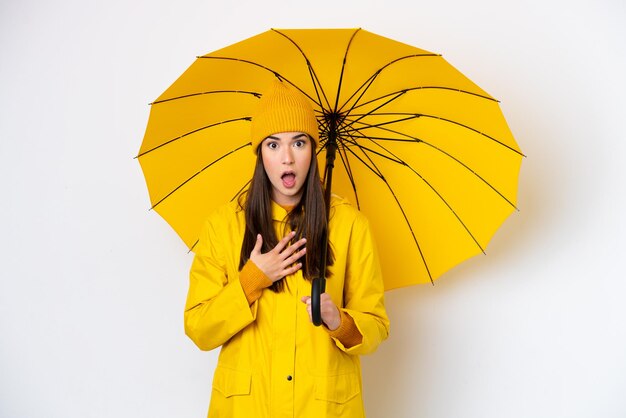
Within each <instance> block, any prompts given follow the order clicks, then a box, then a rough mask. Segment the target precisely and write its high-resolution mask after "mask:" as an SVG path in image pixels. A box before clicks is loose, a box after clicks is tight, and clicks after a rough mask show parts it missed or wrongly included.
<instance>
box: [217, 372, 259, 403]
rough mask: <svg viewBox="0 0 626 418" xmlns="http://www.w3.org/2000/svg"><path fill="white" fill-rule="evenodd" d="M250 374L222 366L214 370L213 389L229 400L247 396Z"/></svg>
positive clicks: (250, 379)
mask: <svg viewBox="0 0 626 418" xmlns="http://www.w3.org/2000/svg"><path fill="white" fill-rule="evenodd" d="M251 381H252V374H251V373H250V372H244V371H241V370H235V369H231V368H228V367H224V366H217V367H216V368H215V375H214V376H213V389H215V390H217V391H218V392H220V393H221V394H222V395H224V397H226V398H229V397H231V396H236V395H249V394H250V384H251Z"/></svg>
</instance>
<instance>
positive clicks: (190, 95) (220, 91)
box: [150, 90, 261, 106]
mask: <svg viewBox="0 0 626 418" xmlns="http://www.w3.org/2000/svg"><path fill="white" fill-rule="evenodd" d="M216 93H236V94H250V95H252V96H254V97H256V98H257V99H258V98H260V97H261V94H260V93H257V92H254V91H243V90H211V91H201V92H198V93H191V94H185V95H183V96H176V97H170V98H169V99H163V100H155V101H154V102H152V103H150V106H152V105H155V104H161V103H165V102H171V101H173V100H180V99H187V98H189V97H195V96H203V95H205V94H216Z"/></svg>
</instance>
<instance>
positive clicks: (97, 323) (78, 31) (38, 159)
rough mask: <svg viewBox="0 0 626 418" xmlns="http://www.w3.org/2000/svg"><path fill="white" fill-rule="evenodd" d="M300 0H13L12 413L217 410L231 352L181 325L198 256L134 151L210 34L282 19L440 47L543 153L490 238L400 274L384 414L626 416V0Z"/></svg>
mask: <svg viewBox="0 0 626 418" xmlns="http://www.w3.org/2000/svg"><path fill="white" fill-rule="evenodd" d="M231 3H232V4H231ZM235 3H237V4H235ZM295 3H296V2H293V4H295ZM229 4H230V5H229ZM298 4H299V5H298V6H294V5H292V3H287V2H284V3H281V2H278V1H264V2H261V1H245V0H240V1H238V2H229V1H219V2H217V1H215V2H209V1H186V2H185V1H180V2H174V1H170V0H167V1H165V0H150V1H148V0H138V1H126V0H108V1H106V2H105V1H100V2H93V1H79V0H59V1H55V2H52V1H48V2H45V1H35V0H20V1H15V0H12V1H9V0H2V1H1V2H0V196H1V197H0V219H1V220H2V221H1V222H2V228H1V231H0V257H1V262H0V278H1V282H0V417H2V418H13V417H49V418H87V417H116V418H126V417H128V418H134V417H153V418H157V417H181V418H185V417H203V416H205V414H206V409H207V406H208V401H209V396H210V382H211V377H212V372H213V368H214V367H215V363H216V358H217V352H209V353H204V352H200V351H199V350H197V349H196V348H195V346H194V345H193V344H192V343H191V341H190V340H188V339H187V337H186V336H185V335H184V332H183V322H182V312H183V305H184V300H185V296H186V291H187V272H188V268H189V265H190V262H191V255H189V254H187V253H186V249H185V247H184V245H183V244H182V242H180V241H179V239H178V237H177V236H176V234H175V233H174V232H173V231H172V230H170V228H169V227H168V226H167V224H166V223H165V222H164V221H163V220H162V219H161V218H160V217H159V216H158V215H157V214H156V213H155V212H151V211H148V208H149V206H150V205H149V201H148V196H147V192H146V189H145V184H144V180H143V177H142V174H141V170H140V167H139V164H138V163H137V161H136V160H134V159H133V157H134V156H135V155H136V153H137V151H138V149H139V145H140V142H141V139H142V136H143V131H144V129H145V126H146V122H147V119H148V114H149V106H148V103H149V102H150V101H152V100H154V99H155V98H156V97H157V96H158V95H159V94H160V93H161V92H162V91H163V90H165V89H166V88H167V87H168V86H169V85H170V84H171V83H172V82H173V81H174V80H175V79H176V77H177V76H178V75H179V74H180V73H182V72H183V71H184V70H185V69H186V68H187V67H188V66H189V65H190V64H191V63H192V62H193V60H194V58H195V57H196V56H197V55H201V54H204V53H207V52H210V51H213V50H216V49H219V48H221V47H223V46H226V45H229V44H231V43H234V42H236V41H239V40H242V39H244V38H247V37H249V36H252V35H255V34H257V33H259V32H262V31H265V30H267V29H269V28H271V27H276V28H295V27H305V28H306V27H362V28H364V29H367V30H369V31H371V32H376V33H379V34H381V35H384V36H387V37H390V38H394V39H397V40H399V41H402V42H405V43H408V44H412V45H415V46H417V47H420V48H423V49H427V50H430V51H433V52H438V53H441V54H443V55H444V57H445V58H446V59H447V60H448V61H449V62H451V63H452V64H453V65H455V66H456V67H457V68H458V69H460V70H461V71H462V72H464V73H465V74H466V75H468V76H469V77H470V78H471V79H473V80H474V81H475V82H476V83H477V84H478V85H480V86H481V87H483V88H484V89H485V90H486V91H488V92H489V93H490V94H492V95H493V96H495V97H496V98H498V99H500V100H501V102H502V108H503V110H504V113H505V115H506V117H507V120H508V121H509V124H510V126H511V129H512V131H513V133H514V135H515V137H516V138H517V140H518V142H519V144H520V146H521V148H522V150H523V151H524V152H525V153H526V155H528V158H526V159H525V160H524V162H523V166H522V173H521V177H520V193H519V207H520V209H521V210H520V212H518V213H516V214H514V215H513V216H512V217H511V218H509V219H508V220H507V222H506V223H505V224H504V225H503V227H502V228H501V229H500V230H499V232H498V233H497V235H496V236H495V238H494V239H493V241H492V242H491V244H490V245H489V247H488V249H487V256H480V257H476V258H473V259H471V260H470V261H468V262H466V263H464V264H462V265H460V266H459V267H457V268H455V269H453V270H452V271H450V272H448V273H447V274H445V275H444V276H443V277H442V278H441V279H440V280H439V281H437V282H436V285H435V286H434V287H433V286H429V285H428V286H418V287H412V288H407V289H400V290H394V291H392V292H388V293H387V307H388V311H389V314H390V317H391V320H392V332H391V336H390V339H389V340H388V341H386V342H385V343H384V344H383V345H382V346H381V347H380V349H379V351H378V352H377V353H375V354H374V355H371V356H367V357H364V358H363V369H364V370H363V374H364V392H365V403H366V409H367V411H368V416H369V417H374V418H376V417H394V418H396V417H398V418H401V417H407V418H408V417H411V418H413V417H428V418H456V417H462V418H488V417H493V418H502V417H507V418H512V417H520V418H522V417H523V418H527V417H532V418H535V417H546V418H548V417H549V418H560V417H568V418H569V417H576V418H578V417H580V418H582V417H603V418H612V417H624V416H626V400H624V399H625V398H624V391H625V389H626V325H625V320H626V303H624V298H625V296H626V269H625V268H624V258H625V255H626V254H625V249H626V243H625V242H624V234H625V233H626V230H625V225H626V222H625V220H624V219H625V215H624V212H625V210H626V193H625V192H624V189H625V184H626V173H625V172H624V168H623V164H624V163H623V161H626V135H625V134H624V123H623V122H624V119H625V117H626V83H625V81H624V80H625V74H626V48H625V47H624V39H626V6H625V3H624V2H623V1H622V0H586V1H583V0H555V1H550V0H530V1H526V2H521V1H517V2H504V1H501V0H499V1H496V0H474V1H462V0H449V1H444V0H441V1H434V0H433V1H429V2H425V1H418V0H415V1H406V2H400V1H390V0H387V1H380V0H377V1H369V0H360V1H356V0H355V1H340V0H333V1H326V0H319V1H316V2H298Z"/></svg>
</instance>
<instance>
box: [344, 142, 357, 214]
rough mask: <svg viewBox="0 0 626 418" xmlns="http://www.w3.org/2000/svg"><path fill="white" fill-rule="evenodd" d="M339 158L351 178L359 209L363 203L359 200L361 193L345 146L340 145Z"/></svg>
mask: <svg viewBox="0 0 626 418" xmlns="http://www.w3.org/2000/svg"><path fill="white" fill-rule="evenodd" d="M339 158H341V163H342V164H343V168H344V170H346V175H347V176H348V179H349V180H350V184H351V185H352V191H353V192H354V197H355V199H356V206H357V209H359V210H361V204H360V202H359V194H358V193H357V190H356V182H355V181H354V173H353V172H352V166H350V160H349V159H348V155H347V154H346V150H345V147H339Z"/></svg>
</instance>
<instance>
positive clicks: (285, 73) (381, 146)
mask: <svg viewBox="0 0 626 418" xmlns="http://www.w3.org/2000/svg"><path fill="white" fill-rule="evenodd" d="M277 77H278V78H279V79H281V80H282V81H283V82H285V83H288V84H291V85H292V86H294V87H295V88H297V89H299V90H300V91H301V92H302V93H304V94H305V95H306V96H307V97H308V98H309V99H310V100H311V102H312V104H313V107H314V109H315V111H316V114H317V118H318V122H319V125H320V144H319V145H320V146H319V147H318V161H319V163H320V167H321V168H323V167H324V166H325V164H326V154H327V150H328V149H330V148H335V149H336V160H335V169H334V171H333V184H332V192H333V193H336V194H338V195H341V196H343V197H345V198H347V199H348V200H350V201H351V202H352V203H353V204H354V205H355V206H356V207H358V209H359V210H361V211H362V212H364V213H365V215H366V216H367V217H368V219H369V220H370V223H371V225H372V229H373V231H374V234H375V237H376V240H377V244H378V247H379V253H380V258H381V264H382V269H383V274H384V280H385V288H386V289H387V290H389V289H393V288H398V287H402V286H407V285H411V284H416V283H426V282H433V281H434V280H435V279H436V278H438V277H439V276H440V275H441V274H443V273H444V272H445V271H447V270H448V269H450V268H451V267H453V266H455V265H456V264H458V263H460V262H461V261H463V260H465V259H467V258H469V257H471V256H473V255H475V254H478V253H483V252H484V250H485V248H486V246H487V244H488V242H489V240H490V239H491V237H492V236H493V234H494V233H495V231H496V230H497V228H498V227H499V226H500V225H501V224H502V222H503V221H504V220H505V219H506V218H507V216H509V214H511V213H512V212H513V211H514V210H515V204H516V198H517V182H518V174H519V168H520V164H521V160H522V157H523V154H522V153H521V151H520V149H519V147H518V145H517V143H516V142H515V139H514V138H513V136H512V134H511V132H510V130H509V128H508V126H507V124H506V121H505V119H504V117H503V115H502V112H501V110H500V107H499V104H498V101H497V100H495V99H494V98H493V97H491V96H490V95H489V94H488V93H486V92H485V91H484V90H482V89H481V88H480V87H478V86H477V85H476V84H475V83H473V82H472V81H471V80H469V79H468V78H467V77H465V76H464V75H463V74H461V73H460V72H459V71H458V70H456V69H455V68H454V67H453V66H451V65H450V64H449V63H447V62H446V61H445V60H444V59H443V58H442V57H441V56H440V55H439V54H434V53H431V52H428V51H425V50H422V49H418V48H415V47H412V46H409V45H406V44H403V43H400V42H397V41H394V40H391V39H388V38H385V37H382V36H379V35H376V34H373V33H371V32H367V31H365V30H362V29H307V30H304V29H303V30H282V29H281V30H274V29H273V30H270V31H267V32H264V33H261V34H259V35H257V36H254V37H252V38H249V39H246V40H244V41H242V42H239V43H236V44H234V45H231V46H228V47H226V48H224V49H221V50H218V51H215V52H212V53H209V54H206V55H203V56H201V57H198V58H197V59H196V61H195V62H194V63H193V64H192V65H191V66H190V67H189V68H188V69H187V70H186V71H185V72H184V73H183V74H182V75H181V76H180V77H179V79H178V80H176V81H175V82H174V83H173V84H172V85H171V86H170V87H169V88H168V89H167V90H166V91H165V92H164V93H163V94H162V95H161V96H159V98H158V99H157V100H156V101H154V102H153V103H152V107H151V112H150V118H149V121H148V126H147V128H146V133H145V137H144V140H143V143H142V145H141V149H140V151H139V155H138V159H139V162H140V164H141V167H142V169H143V172H144V175H145V178H146V183H147V186H148V190H149V193H150V200H151V202H152V208H153V209H155V210H156V211H157V212H158V213H159V214H160V215H161V216H162V217H163V218H164V219H165V220H166V221H167V222H168V223H169V224H170V225H171V226H172V227H173V228H174V230H175V231H176V232H177V233H178V234H179V235H180V237H181V238H182V239H183V241H184V242H185V243H186V244H187V246H188V247H189V248H190V249H193V247H194V245H195V244H196V242H197V239H198V233H199V231H200V226H201V223H202V221H203V220H204V218H205V217H206V216H207V214H208V213H209V212H211V211H212V210H213V209H214V208H216V207H217V206H219V205H222V204H224V203H225V202H228V201H230V200H232V199H234V198H236V197H237V196H238V195H239V194H241V193H242V192H244V191H245V190H246V187H247V185H248V182H249V180H250V177H251V175H252V169H253V167H254V158H255V157H254V154H253V153H252V152H251V150H250V138H249V136H250V120H251V115H252V113H253V111H254V109H255V107H256V103H257V100H258V98H259V97H260V93H259V92H260V91H263V90H264V89H265V87H267V86H268V85H269V84H270V82H271V81H272V80H273V79H275V78H277ZM327 175H328V174H326V176H327Z"/></svg>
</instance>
